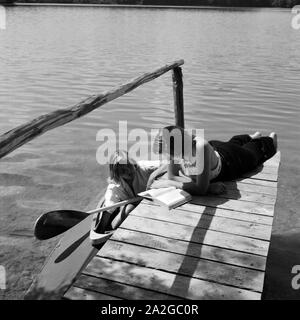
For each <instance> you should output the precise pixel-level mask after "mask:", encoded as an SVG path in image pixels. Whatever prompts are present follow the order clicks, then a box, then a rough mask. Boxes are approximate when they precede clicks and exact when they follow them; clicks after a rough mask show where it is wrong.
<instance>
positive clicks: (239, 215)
mask: <svg viewBox="0 0 300 320" xmlns="http://www.w3.org/2000/svg"><path fill="white" fill-rule="evenodd" d="M151 205H152V203H151ZM180 209H181V210H184V211H190V212H195V213H205V214H209V215H213V216H218V217H224V218H225V217H226V218H230V219H236V220H242V221H249V222H253V223H259V224H266V225H272V222H273V218H272V217H270V216H263V215H258V214H254V213H248V212H240V211H233V210H227V209H221V208H213V207H205V206H201V205H194V204H191V203H186V204H184V205H182V206H180Z"/></svg>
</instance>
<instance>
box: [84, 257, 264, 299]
mask: <svg viewBox="0 0 300 320" xmlns="http://www.w3.org/2000/svg"><path fill="white" fill-rule="evenodd" d="M84 274H86V275H92V276H95V277H101V278H104V279H109V280H113V281H117V282H120V283H124V284H126V285H132V286H137V287H139V288H144V289H150V290H154V291H157V292H160V293H164V294H169V295H172V296H176V297H181V298H184V299H237V300H241V299H251V300H252V299H260V297H261V294H260V293H258V292H254V291H250V290H245V289H240V288H235V287H230V286H227V285H222V284H218V283H215V282H209V281H204V280H200V279H196V278H189V277H186V276H182V275H178V274H174V273H169V272H165V271H161V270H155V269H150V268H146V267H142V266H137V265H134V264H130V263H126V262H120V261H113V260H111V259H105V258H100V257H94V259H93V260H92V261H91V262H90V263H89V264H88V266H87V267H86V269H85V271H84Z"/></svg>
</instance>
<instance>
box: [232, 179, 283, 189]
mask: <svg viewBox="0 0 300 320" xmlns="http://www.w3.org/2000/svg"><path fill="white" fill-rule="evenodd" d="M235 181H237V182H242V183H248V184H254V185H256V186H266V187H273V188H277V182H276V181H266V180H260V179H252V178H240V179H236V180H235Z"/></svg>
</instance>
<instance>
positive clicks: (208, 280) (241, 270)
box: [64, 152, 280, 300]
mask: <svg viewBox="0 0 300 320" xmlns="http://www.w3.org/2000/svg"><path fill="white" fill-rule="evenodd" d="M279 164H280V152H277V154H276V155H275V156H274V157H273V158H272V159H270V160H268V161H267V162H266V163H265V164H264V166H263V167H262V168H260V169H259V170H257V172H255V173H251V174H248V175H245V177H244V178H243V179H240V180H239V181H233V182H227V183H226V185H227V192H226V194H225V195H221V196H218V197H216V196H214V197H212V196H205V197H193V200H192V202H191V203H189V204H185V205H182V206H180V207H179V208H176V209H174V210H171V211H168V210H167V209H165V208H163V207H160V206H157V205H155V204H153V203H151V202H148V201H146V200H145V201H143V202H142V203H141V204H140V205H139V206H138V207H137V208H136V209H135V210H133V211H132V212H131V213H130V215H129V217H128V218H127V219H126V220H125V221H124V222H123V223H122V225H121V226H120V227H119V228H118V230H116V231H115V233H114V234H113V236H112V237H111V238H110V240H108V241H107V242H106V244H105V245H104V246H103V247H102V248H101V250H100V251H99V252H98V253H97V254H96V255H95V256H94V258H93V259H92V260H91V261H90V263H89V264H88V265H87V266H86V267H85V268H84V269H83V271H82V272H81V274H79V276H78V277H77V280H76V281H75V283H74V284H73V285H72V286H71V287H70V288H69V289H68V290H67V291H66V293H65V294H64V297H65V298H67V299H102V300H106V299H109V300H112V299H163V300H165V299H261V294H262V291H263V284H264V277H265V269H266V259H267V255H268V249H269V244H270V238H271V231H272V223H273V216H274V207H275V202H276V195H277V180H278V168H279Z"/></svg>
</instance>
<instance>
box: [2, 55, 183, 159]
mask: <svg viewBox="0 0 300 320" xmlns="http://www.w3.org/2000/svg"><path fill="white" fill-rule="evenodd" d="M183 63H184V61H183V60H178V61H175V62H173V63H170V64H167V65H165V66H163V67H162V68H159V69H156V70H155V71H153V72H149V73H145V74H144V75H142V76H140V77H138V78H135V79H133V80H131V81H129V82H128V83H126V84H123V85H121V86H119V87H116V88H114V89H112V90H110V91H107V92H104V93H102V94H100V95H93V96H91V97H89V98H88V99H86V100H84V101H82V102H80V103H78V104H77V105H75V106H73V107H70V108H66V109H59V110H56V111H53V112H51V113H48V114H45V115H42V116H40V117H38V118H36V119H34V120H32V121H30V122H27V123H25V124H23V125H21V126H19V127H17V128H15V129H13V130H11V131H8V132H6V133H5V134H3V135H2V136H0V158H2V157H4V156H5V155H7V154H9V153H10V152H12V151H13V150H15V149H17V148H19V147H20V146H22V145H23V144H25V143H27V142H29V141H31V140H32V139H34V138H36V137H37V136H39V135H41V134H43V133H45V132H47V131H49V130H51V129H54V128H57V127H59V126H62V125H64V124H66V123H68V122H70V121H73V120H75V119H77V118H80V117H82V116H84V115H86V114H87V113H89V112H91V111H93V110H94V109H97V108H99V107H100V106H102V105H104V104H105V103H108V102H110V101H112V100H114V99H116V98H118V97H120V96H122V95H124V94H126V93H128V92H130V91H132V90H134V89H135V88H137V87H139V86H140V85H142V84H144V83H146V82H149V81H151V80H154V79H156V78H158V77H160V76H161V75H163V74H164V73H166V72H168V71H170V70H173V69H174V68H176V67H178V66H180V65H182V64H183Z"/></svg>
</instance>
